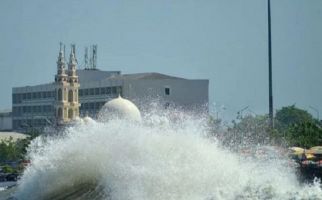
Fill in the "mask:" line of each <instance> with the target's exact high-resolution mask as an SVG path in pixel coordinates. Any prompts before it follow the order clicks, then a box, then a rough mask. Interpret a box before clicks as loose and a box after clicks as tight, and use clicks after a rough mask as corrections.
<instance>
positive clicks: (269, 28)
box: [267, 0, 274, 131]
mask: <svg viewBox="0 0 322 200" xmlns="http://www.w3.org/2000/svg"><path fill="white" fill-rule="evenodd" d="M267 15H268V85H269V86H268V90H269V127H270V129H271V131H272V130H273V128H274V122H273V116H274V113H273V85H272V41H271V40H272V37H271V1H270V0H267Z"/></svg>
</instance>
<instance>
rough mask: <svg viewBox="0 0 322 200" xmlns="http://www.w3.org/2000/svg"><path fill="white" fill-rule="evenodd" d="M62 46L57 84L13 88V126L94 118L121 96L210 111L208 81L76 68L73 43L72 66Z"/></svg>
mask: <svg viewBox="0 0 322 200" xmlns="http://www.w3.org/2000/svg"><path fill="white" fill-rule="evenodd" d="M65 65H66V64H65V58H64V52H63V51H62V48H61V49H60V52H59V56H58V61H57V74H56V75H55V82H53V83H47V84H41V85H36V86H24V87H16V88H13V89H12V125H13V129H14V130H19V131H24V129H26V128H28V127H32V128H35V127H36V128H37V127H44V126H46V125H54V124H60V123H66V122H68V121H70V120H73V119H74V118H75V117H77V116H81V117H83V116H86V115H88V116H90V117H96V115H97V113H98V111H99V110H100V108H101V107H102V106H103V105H104V103H106V102H107V101H109V100H110V99H112V98H116V97H117V96H118V95H121V96H122V97H123V98H126V99H129V100H131V101H132V102H134V103H135V104H136V105H138V107H139V108H140V109H141V108H143V107H144V105H146V104H147V103H148V102H150V101H155V100H156V99H157V101H158V102H159V103H160V104H161V105H160V106H161V107H163V108H168V107H178V108H181V109H189V110H191V109H193V108H195V109H203V110H206V111H207V109H208V106H207V104H208V85H209V81H208V80H190V79H184V78H179V77H173V76H168V75H165V74H160V73H138V74H121V72H120V71H100V70H97V69H88V68H87V69H84V70H76V68H77V60H76V56H75V46H72V50H71V53H70V58H69V63H68V69H66V66H65Z"/></svg>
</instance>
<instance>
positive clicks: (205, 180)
mask: <svg viewBox="0 0 322 200" xmlns="http://www.w3.org/2000/svg"><path fill="white" fill-rule="evenodd" d="M174 118H175V120H174V119H173V118H168V117H165V116H160V115H155V114H153V115H150V116H149V117H148V118H147V119H145V120H143V121H144V123H142V124H138V123H130V122H128V121H122V120H111V121H108V122H106V123H100V122H96V121H94V120H87V121H86V122H79V123H77V124H76V125H75V126H73V127H70V128H68V129H67V130H66V131H65V132H64V133H62V134H59V135H58V136H55V137H47V138H41V137H40V138H37V139H36V140H34V141H33V143H32V145H31V147H30V153H29V156H30V159H31V165H30V166H29V167H28V168H27V170H26V171H25V173H24V175H23V177H22V179H21V180H20V182H19V186H18V188H17V191H16V194H15V196H16V197H17V199H21V200H24V199H28V200H29V199H50V197H53V198H54V197H57V196H59V195H60V198H61V197H62V196H63V195H64V193H66V194H67V193H68V195H69V197H73V195H74V197H75V196H77V195H78V196H82V195H84V194H83V193H86V194H90V195H92V196H91V199H112V200H145V199H146V200H165V199H167V200H172V199H173V200H199V199H200V200H210V199H214V200H217V199H218V200H220V199H225V200H230V199H319V198H321V197H322V190H321V187H320V184H319V183H315V184H312V185H301V184H300V183H299V182H298V181H297V178H296V175H295V173H294V172H293V171H292V169H290V168H288V167H286V166H285V165H284V164H283V162H280V161H279V160H276V159H272V160H267V161H265V162H262V161H256V160H254V159H251V160H247V161H246V160H244V159H242V158H241V157H240V156H239V155H238V154H235V153H232V152H230V151H228V150H224V149H223V148H221V147H220V145H219V144H217V143H216V142H215V141H214V140H209V139H208V138H207V137H205V135H206V134H205V132H204V130H206V129H205V128H204V126H203V125H204V124H203V122H202V120H196V119H192V118H191V117H187V116H186V115H185V114H184V113H177V114H176V116H175V117H174ZM173 121H175V122H173ZM81 186H82V187H81ZM92 186H93V189H91V190H90V191H87V190H86V191H85V192H83V191H84V190H83V188H84V187H85V188H86V187H92ZM73 188H82V189H75V190H73ZM71 191H72V192H71ZM74 191H78V192H74ZM78 196H77V197H78ZM85 196H86V195H85Z"/></svg>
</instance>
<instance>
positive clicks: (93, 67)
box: [92, 45, 97, 70]
mask: <svg viewBox="0 0 322 200" xmlns="http://www.w3.org/2000/svg"><path fill="white" fill-rule="evenodd" d="M92 47H93V63H92V64H93V65H92V69H93V70H96V64H97V45H93V46H92Z"/></svg>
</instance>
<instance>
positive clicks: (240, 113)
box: [237, 106, 249, 119]
mask: <svg viewBox="0 0 322 200" xmlns="http://www.w3.org/2000/svg"><path fill="white" fill-rule="evenodd" d="M248 107H249V106H246V107H244V108H242V109H240V110H239V111H238V112H237V118H238V119H242V118H243V112H244V111H245V110H247V109H248Z"/></svg>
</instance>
